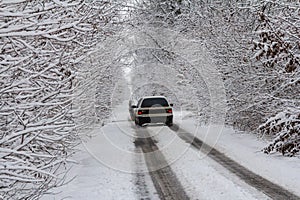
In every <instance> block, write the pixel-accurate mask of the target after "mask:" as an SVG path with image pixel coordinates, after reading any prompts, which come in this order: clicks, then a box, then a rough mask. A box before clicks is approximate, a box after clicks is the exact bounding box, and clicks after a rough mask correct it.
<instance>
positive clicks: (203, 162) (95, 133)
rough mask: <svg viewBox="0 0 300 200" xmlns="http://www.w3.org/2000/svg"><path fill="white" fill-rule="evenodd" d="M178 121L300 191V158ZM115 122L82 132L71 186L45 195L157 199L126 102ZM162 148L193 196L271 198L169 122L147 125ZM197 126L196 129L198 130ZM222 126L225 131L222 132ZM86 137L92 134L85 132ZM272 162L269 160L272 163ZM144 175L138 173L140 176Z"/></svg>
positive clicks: (186, 120)
mask: <svg viewBox="0 0 300 200" xmlns="http://www.w3.org/2000/svg"><path fill="white" fill-rule="evenodd" d="M183 114H184V115H185V117H180V118H178V113H176V112H175V115H176V116H177V118H176V119H175V123H176V124H179V125H180V126H181V127H182V128H184V129H185V130H187V131H189V132H191V133H193V132H194V133H195V134H196V135H197V137H199V138H200V139H203V140H205V141H206V142H207V143H209V144H210V145H213V146H214V147H216V148H217V149H218V150H219V151H221V152H224V153H225V154H226V155H228V156H229V157H231V158H233V159H234V160H236V161H237V162H239V163H240V164H242V165H244V166H246V167H248V168H249V169H250V170H252V171H254V172H256V173H258V174H260V175H262V176H263V177H265V178H267V179H269V180H271V181H273V182H275V183H277V184H279V185H282V186H284V187H286V188H287V189H289V190H291V191H292V192H294V193H296V194H298V195H299V191H297V188H299V186H300V171H299V170H300V165H299V158H284V157H281V156H276V155H271V156H268V155H265V154H263V153H262V152H260V151H258V150H259V149H261V147H263V146H264V145H265V142H264V141H261V140H258V139H257V138H256V137H255V136H253V135H249V134H241V133H239V134H237V133H236V132H235V131H234V130H232V129H230V128H227V127H225V128H223V129H222V128H220V127H219V129H218V127H216V126H215V127H213V129H211V130H210V131H207V130H208V127H204V126H201V127H198V129H197V126H196V122H195V120H194V119H193V118H192V117H191V115H190V114H189V113H188V112H186V113H183ZM110 121H111V122H110V123H109V124H107V125H106V126H104V127H100V126H97V127H94V128H93V129H92V131H90V132H89V134H83V135H82V145H81V146H80V148H81V151H80V152H78V153H77V154H76V155H75V156H74V157H73V159H74V160H76V161H77V162H78V164H77V165H75V166H74V167H73V169H72V170H71V172H70V173H69V174H68V179H70V178H72V177H74V176H75V178H74V180H73V181H71V182H70V183H68V184H67V185H64V186H62V187H61V188H57V189H55V190H52V192H60V193H57V194H49V195H46V196H44V197H43V198H42V199H46V200H48V199H49V200H56V199H142V198H150V199H158V195H157V193H156V191H155V189H154V186H153V183H152V181H151V178H150V176H149V174H148V173H141V172H145V171H146V170H147V167H146V164H145V160H144V156H143V154H142V153H141V150H139V149H137V148H136V147H135V146H134V140H135V138H136V137H137V136H136V132H135V131H134V129H135V128H136V127H135V126H134V124H133V122H131V121H129V113H128V102H124V103H123V104H122V105H120V106H117V107H116V108H115V109H114V112H113V116H112V119H111V120H110ZM146 129H147V130H148V132H149V133H150V134H151V135H152V136H154V139H155V140H156V141H157V145H158V147H159V148H160V149H161V151H162V153H163V155H164V156H165V158H166V159H167V161H168V163H169V164H170V166H171V169H172V170H173V172H174V173H175V174H176V176H177V178H178V180H179V181H180V182H181V184H182V185H183V187H184V188H185V190H186V192H187V194H188V195H189V196H190V197H191V199H225V200H226V199H268V197H266V196H265V195H264V194H262V193H260V192H258V191H257V190H256V189H254V188H252V187H250V186H249V185H247V184H246V183H244V182H243V181H241V180H240V179H239V178H238V177H236V176H235V175H233V174H231V173H230V172H228V171H227V170H226V169H224V168H223V167H222V166H220V165H219V164H218V163H216V162H215V161H213V160H212V159H210V158H209V157H208V156H206V155H205V154H203V153H201V152H199V151H197V150H195V149H194V148H192V147H190V146H189V145H188V144H187V143H185V142H184V141H183V140H181V139H180V138H179V137H177V136H176V134H175V133H174V132H173V131H171V130H170V129H169V128H168V127H166V126H148V127H146ZM195 130H197V131H195ZM220 130H222V131H220ZM87 135H88V136H87ZM270 163H271V164H270ZM137 172H138V173H140V174H137Z"/></svg>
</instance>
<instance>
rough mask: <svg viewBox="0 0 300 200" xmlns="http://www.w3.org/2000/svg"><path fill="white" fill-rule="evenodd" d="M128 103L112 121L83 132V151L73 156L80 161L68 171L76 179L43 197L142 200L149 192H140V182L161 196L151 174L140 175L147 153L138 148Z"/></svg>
mask: <svg viewBox="0 0 300 200" xmlns="http://www.w3.org/2000/svg"><path fill="white" fill-rule="evenodd" d="M125 104H126V105H125ZM125 104H122V105H121V106H118V107H117V108H116V110H118V111H120V112H116V115H113V117H112V119H111V123H108V124H107V125H106V126H104V127H101V126H96V127H94V128H93V129H92V131H90V132H89V133H88V134H82V135H81V139H82V144H81V145H80V147H79V149H80V151H79V152H78V153H76V154H75V155H74V157H73V158H72V159H73V160H75V161H76V162H77V163H78V164H76V165H74V167H73V168H72V170H71V171H70V173H69V174H68V179H72V178H73V177H74V180H72V181H71V182H70V183H68V184H66V185H64V186H62V187H60V188H56V189H54V190H52V191H50V192H52V193H50V194H48V195H45V196H44V197H43V198H42V199H44V200H57V199H72V200H73V199H75V200H76V199H78V200H79V199H80V200H81V199H91V200H92V199H140V196H142V195H145V194H139V192H138V191H137V189H138V188H139V187H140V186H137V184H146V185H147V187H146V188H145V189H144V190H145V191H144V192H145V193H146V195H148V197H154V198H155V199H157V194H156V191H155V189H154V186H153V184H152V182H151V178H150V176H149V174H143V175H142V176H143V177H137V174H136V173H137V172H144V171H145V170H144V169H146V165H145V161H144V158H143V154H142V153H141V152H137V151H136V149H135V146H134V143H133V141H134V138H135V137H136V135H135V134H134V130H133V129H132V122H129V121H128V111H127V110H126V109H125V108H127V106H128V102H125ZM141 187H143V185H142V186H141ZM146 197H147V196H146Z"/></svg>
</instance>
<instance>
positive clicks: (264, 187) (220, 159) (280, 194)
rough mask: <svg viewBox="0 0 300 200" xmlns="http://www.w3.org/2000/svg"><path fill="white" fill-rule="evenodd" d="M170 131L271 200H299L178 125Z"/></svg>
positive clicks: (299, 199)
mask: <svg viewBox="0 0 300 200" xmlns="http://www.w3.org/2000/svg"><path fill="white" fill-rule="evenodd" d="M170 129H171V130H173V131H174V132H175V133H176V134H177V135H178V136H179V137H180V138H181V139H183V140H184V141H186V142H187V143H190V144H191V145H192V146H193V147H194V148H196V149H197V150H200V151H203V152H205V153H207V154H208V156H209V157H210V158H212V159H213V160H214V161H216V162H217V163H219V164H220V165H222V166H223V167H224V168H226V169H227V170H229V171H230V172H231V173H233V174H235V175H236V176H238V177H239V178H241V179H242V180H243V181H245V182H246V183H247V184H248V185H250V186H252V187H254V188H256V189H257V190H259V191H261V192H263V193H264V194H266V195H267V196H269V197H271V198H272V199H289V200H300V197H298V196H296V195H294V194H293V193H291V192H289V191H288V190H286V189H284V188H282V187H281V186H279V185H277V184H275V183H272V182H271V181H269V180H267V179H265V178H263V177H261V176H260V175H257V174H255V173H254V172H252V171H250V170H248V169H247V168H245V167H244V166H242V165H240V164H239V163H237V162H236V161H234V160H232V159H231V158H229V157H228V156H226V155H225V154H223V153H221V152H220V151H218V150H217V149H215V148H213V147H211V146H209V145H207V144H205V143H204V142H203V141H201V140H200V139H198V138H197V137H194V136H193V135H192V134H190V133H189V132H187V131H185V130H184V129H182V128H180V127H179V126H178V125H174V126H172V127H170Z"/></svg>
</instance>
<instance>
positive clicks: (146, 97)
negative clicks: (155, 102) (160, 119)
mask: <svg viewBox="0 0 300 200" xmlns="http://www.w3.org/2000/svg"><path fill="white" fill-rule="evenodd" d="M155 98H163V99H167V98H166V97H164V96H145V97H142V99H155Z"/></svg>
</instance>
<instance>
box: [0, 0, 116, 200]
mask: <svg viewBox="0 0 300 200" xmlns="http://www.w3.org/2000/svg"><path fill="white" fill-rule="evenodd" d="M113 6H115V5H112V3H110V2H109V1H95V2H92V1H89V2H87V1H79V0H65V1H57V0H33V1H15V2H14V1H0V27H1V29H0V49H1V50H0V199H26V198H37V197H39V196H40V195H42V194H43V192H45V191H46V190H48V189H49V188H51V187H54V186H57V185H59V184H61V183H62V182H61V181H62V180H60V179H58V178H59V177H60V174H61V173H62V170H64V164H65V162H66V160H67V158H68V156H70V155H71V154H72V148H73V147H74V145H75V144H76V143H77V141H78V140H77V134H76V132H75V127H76V124H75V122H74V119H75V117H76V115H77V113H76V112H75V111H74V110H75V109H76V107H74V99H75V98H77V97H76V96H75V95H76V94H75V93H74V91H75V89H76V87H77V86H78V85H80V80H79V79H78V78H77V75H78V71H79V70H78V69H79V68H80V64H81V61H82V60H83V59H84V58H85V57H86V55H87V53H88V52H90V51H91V50H93V48H94V47H95V44H96V43H98V42H99V41H100V39H101V40H103V39H104V37H105V36H107V35H110V34H112V31H111V30H110V25H111V24H112V23H111V22H112V20H114V17H115V12H114V10H113V9H111V8H112V7H113ZM60 178H61V177H60Z"/></svg>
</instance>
